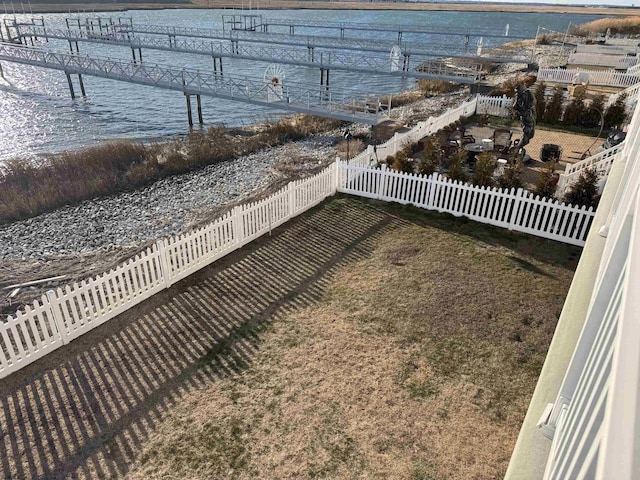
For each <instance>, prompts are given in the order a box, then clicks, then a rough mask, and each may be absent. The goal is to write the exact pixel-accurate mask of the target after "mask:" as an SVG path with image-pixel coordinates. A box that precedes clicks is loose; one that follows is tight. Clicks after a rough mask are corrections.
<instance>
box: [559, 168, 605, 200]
mask: <svg viewBox="0 0 640 480" xmlns="http://www.w3.org/2000/svg"><path fill="white" fill-rule="evenodd" d="M597 197H598V172H597V170H596V169H595V168H593V167H591V168H586V169H585V170H584V171H583V172H582V174H581V175H580V176H579V177H578V180H576V182H575V183H574V184H573V185H572V186H571V189H570V190H569V191H568V192H567V193H566V194H565V196H564V201H565V203H570V204H572V205H585V206H587V207H595V206H596V205H597V204H598V201H597Z"/></svg>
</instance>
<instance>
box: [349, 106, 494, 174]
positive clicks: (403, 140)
mask: <svg viewBox="0 0 640 480" xmlns="http://www.w3.org/2000/svg"><path fill="white" fill-rule="evenodd" d="M478 98H479V97H478V96H476V97H474V98H472V99H471V100H469V101H468V102H463V103H462V105H460V106H459V107H456V108H453V109H448V110H447V111H446V112H444V113H443V114H442V115H440V116H439V117H437V118H434V117H429V118H428V119H427V120H426V121H424V122H418V124H417V125H416V126H415V127H413V129H411V130H410V131H408V132H406V133H396V134H395V135H394V136H393V137H392V138H391V139H389V140H388V141H387V142H385V143H383V144H382V145H377V146H376V147H372V146H369V147H368V148H367V150H365V151H364V152H362V153H360V154H358V155H356V156H355V157H353V158H351V159H349V164H350V165H357V166H360V167H366V166H369V165H374V164H377V163H379V162H382V161H384V160H385V159H386V158H387V157H388V156H389V155H395V154H396V153H398V151H399V150H402V149H403V148H404V147H405V146H407V145H410V144H412V143H415V142H417V141H419V140H421V139H422V138H424V137H426V136H429V135H433V134H434V133H436V132H437V131H439V130H442V129H443V128H444V127H446V126H447V125H450V124H452V123H454V122H455V121H456V120H459V119H460V117H463V116H464V117H470V116H471V115H473V114H475V113H476V106H477V104H478V101H479V100H478ZM485 98H494V97H485ZM498 98H499V97H498Z"/></svg>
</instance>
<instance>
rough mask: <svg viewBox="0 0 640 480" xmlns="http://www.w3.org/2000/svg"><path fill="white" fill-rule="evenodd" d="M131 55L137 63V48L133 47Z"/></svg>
mask: <svg viewBox="0 0 640 480" xmlns="http://www.w3.org/2000/svg"><path fill="white" fill-rule="evenodd" d="M131 56H132V57H133V63H137V62H136V50H135V48H132V49H131Z"/></svg>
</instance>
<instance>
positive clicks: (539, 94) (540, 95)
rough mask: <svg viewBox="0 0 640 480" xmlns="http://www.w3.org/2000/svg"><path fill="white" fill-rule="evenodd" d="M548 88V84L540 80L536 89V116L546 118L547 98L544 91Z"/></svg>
mask: <svg viewBox="0 0 640 480" xmlns="http://www.w3.org/2000/svg"><path fill="white" fill-rule="evenodd" d="M546 89H547V85H546V84H545V83H544V82H540V83H539V84H538V85H537V87H536V91H535V94H534V95H535V97H536V117H537V118H544V110H545V108H546V99H545V97H544V92H545V90H546Z"/></svg>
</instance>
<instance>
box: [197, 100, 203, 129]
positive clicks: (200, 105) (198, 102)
mask: <svg viewBox="0 0 640 480" xmlns="http://www.w3.org/2000/svg"><path fill="white" fill-rule="evenodd" d="M196 103H197V104H198V123H199V124H200V125H201V126H202V125H203V124H204V121H203V120H202V101H201V100H200V95H196Z"/></svg>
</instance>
